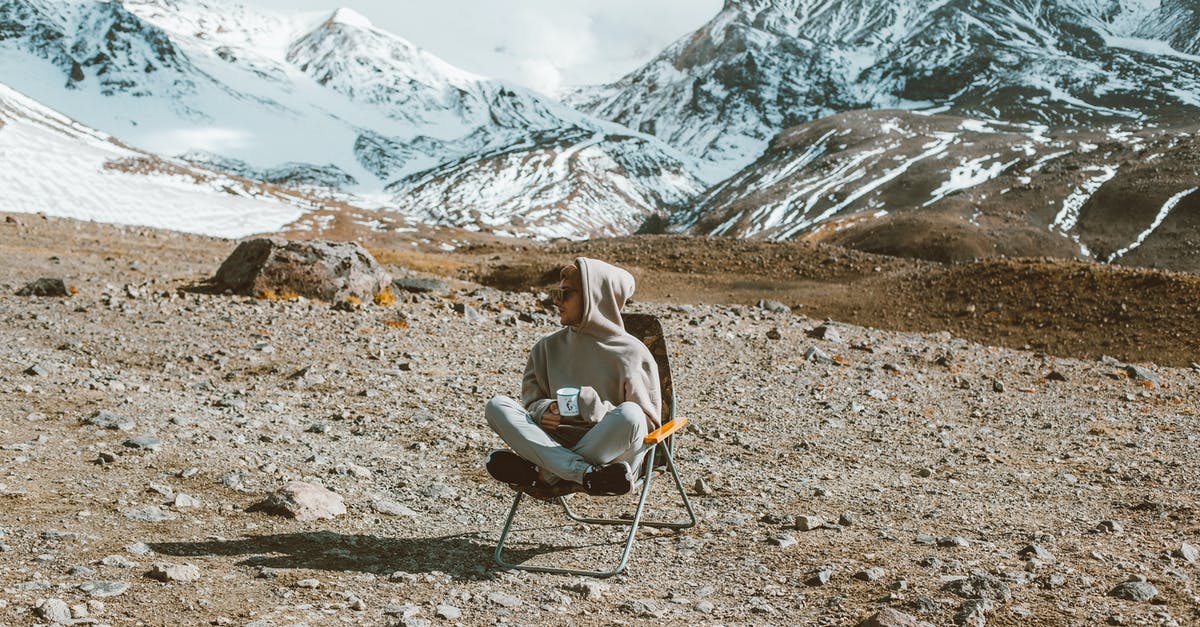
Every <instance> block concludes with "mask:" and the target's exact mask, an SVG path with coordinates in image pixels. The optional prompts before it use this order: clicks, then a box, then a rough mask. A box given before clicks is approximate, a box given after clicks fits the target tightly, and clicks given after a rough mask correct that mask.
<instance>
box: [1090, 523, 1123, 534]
mask: <svg viewBox="0 0 1200 627" xmlns="http://www.w3.org/2000/svg"><path fill="white" fill-rule="evenodd" d="M1096 531H1099V532H1100V533H1122V532H1124V531H1125V526H1124V525H1122V524H1121V523H1119V522H1117V521H1115V520H1102V521H1100V522H1099V524H1097V525H1096Z"/></svg>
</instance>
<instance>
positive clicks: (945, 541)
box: [937, 536, 971, 548]
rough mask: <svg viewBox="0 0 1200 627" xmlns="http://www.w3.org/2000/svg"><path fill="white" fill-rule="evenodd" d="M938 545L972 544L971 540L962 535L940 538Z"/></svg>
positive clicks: (956, 545)
mask: <svg viewBox="0 0 1200 627" xmlns="http://www.w3.org/2000/svg"><path fill="white" fill-rule="evenodd" d="M937 545H938V546H940V547H942V548H952V547H963V546H971V541H970V540H968V539H966V538H964V537H962V536H946V537H942V538H938V540H937Z"/></svg>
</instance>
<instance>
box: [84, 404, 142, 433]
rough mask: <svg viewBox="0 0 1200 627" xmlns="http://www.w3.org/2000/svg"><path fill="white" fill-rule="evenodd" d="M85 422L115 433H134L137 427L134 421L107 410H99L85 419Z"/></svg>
mask: <svg viewBox="0 0 1200 627" xmlns="http://www.w3.org/2000/svg"><path fill="white" fill-rule="evenodd" d="M84 422H85V423H87V424H90V425H95V426H97V427H100V428H102V429H112V430H113V431H133V428H134V427H135V426H136V424H135V423H134V422H133V420H132V419H130V418H126V417H125V416H120V415H117V414H114V413H112V412H111V411H108V410H107V409H97V410H96V412H95V413H93V414H92V415H91V416H88V417H87V418H86V419H84Z"/></svg>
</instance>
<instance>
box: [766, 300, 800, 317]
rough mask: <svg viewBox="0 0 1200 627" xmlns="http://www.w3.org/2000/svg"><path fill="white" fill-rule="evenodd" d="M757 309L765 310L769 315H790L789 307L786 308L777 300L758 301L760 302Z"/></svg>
mask: <svg viewBox="0 0 1200 627" xmlns="http://www.w3.org/2000/svg"><path fill="white" fill-rule="evenodd" d="M758 308H759V309H765V310H767V311H769V312H771V313H778V314H790V313H792V309H791V307H788V306H787V305H785V304H783V303H781V302H779V301H777V300H760V301H758Z"/></svg>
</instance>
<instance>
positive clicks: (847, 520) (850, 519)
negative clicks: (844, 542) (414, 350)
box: [838, 512, 858, 527]
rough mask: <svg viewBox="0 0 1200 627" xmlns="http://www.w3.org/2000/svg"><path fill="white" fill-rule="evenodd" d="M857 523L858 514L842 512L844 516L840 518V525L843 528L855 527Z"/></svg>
mask: <svg viewBox="0 0 1200 627" xmlns="http://www.w3.org/2000/svg"><path fill="white" fill-rule="evenodd" d="M857 522H858V514H855V513H854V512H842V515H841V516H838V524H839V525H841V526H843V527H853V526H854V525H855V523H857Z"/></svg>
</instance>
